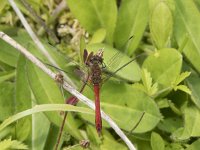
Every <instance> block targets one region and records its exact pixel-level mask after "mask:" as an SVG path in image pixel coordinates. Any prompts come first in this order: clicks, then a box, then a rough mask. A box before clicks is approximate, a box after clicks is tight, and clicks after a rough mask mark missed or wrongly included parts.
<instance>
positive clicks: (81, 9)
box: [67, 0, 117, 44]
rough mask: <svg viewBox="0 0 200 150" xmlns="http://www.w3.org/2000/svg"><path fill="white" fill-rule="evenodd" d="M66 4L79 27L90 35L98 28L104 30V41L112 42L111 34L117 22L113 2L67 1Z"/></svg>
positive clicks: (97, 0)
mask: <svg viewBox="0 0 200 150" xmlns="http://www.w3.org/2000/svg"><path fill="white" fill-rule="evenodd" d="M67 4H68V6H69V8H70V10H71V12H72V13H73V14H74V16H75V17H76V18H77V19H78V20H79V22H80V23H81V25H82V26H83V27H84V28H85V29H86V30H88V32H90V33H94V32H95V31H96V30H98V29H99V28H105V29H106V33H107V34H106V41H107V42H108V43H110V44H112V42H113V33H114V30H115V24H116V20H117V5H116V1H115V0H110V1H109V3H108V2H107V0H101V1H99V0H81V1H79V0H67Z"/></svg>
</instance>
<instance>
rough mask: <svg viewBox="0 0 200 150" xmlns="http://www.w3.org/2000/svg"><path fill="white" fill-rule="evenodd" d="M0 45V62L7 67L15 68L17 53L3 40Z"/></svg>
mask: <svg viewBox="0 0 200 150" xmlns="http://www.w3.org/2000/svg"><path fill="white" fill-rule="evenodd" d="M0 45H1V50H0V61H2V62H3V63H5V64H7V65H10V66H12V67H15V66H16V64H17V59H18V55H19V52H18V51H16V49H15V48H13V47H12V46H11V45H9V44H8V43H6V42H4V41H3V40H0Z"/></svg>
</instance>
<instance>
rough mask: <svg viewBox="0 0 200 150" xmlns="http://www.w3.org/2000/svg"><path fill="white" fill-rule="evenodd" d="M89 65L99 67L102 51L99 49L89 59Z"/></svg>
mask: <svg viewBox="0 0 200 150" xmlns="http://www.w3.org/2000/svg"><path fill="white" fill-rule="evenodd" d="M90 63H92V64H94V63H97V64H99V65H101V64H102V63H103V50H102V49H100V50H98V52H97V53H96V54H95V55H94V56H92V57H91V58H90Z"/></svg>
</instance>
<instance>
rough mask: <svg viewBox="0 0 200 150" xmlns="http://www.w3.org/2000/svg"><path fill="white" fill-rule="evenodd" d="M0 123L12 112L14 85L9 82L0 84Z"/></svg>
mask: <svg viewBox="0 0 200 150" xmlns="http://www.w3.org/2000/svg"><path fill="white" fill-rule="evenodd" d="M0 110H1V113H0V121H2V120H4V119H6V118H7V117H8V116H10V115H12V114H13V112H14V85H13V83H10V82H2V83H0Z"/></svg>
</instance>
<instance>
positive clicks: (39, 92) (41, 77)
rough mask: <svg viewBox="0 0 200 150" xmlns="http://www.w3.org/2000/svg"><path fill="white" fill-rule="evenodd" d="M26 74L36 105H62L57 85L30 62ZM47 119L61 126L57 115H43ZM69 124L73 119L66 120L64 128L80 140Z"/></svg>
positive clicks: (76, 130)
mask: <svg viewBox="0 0 200 150" xmlns="http://www.w3.org/2000/svg"><path fill="white" fill-rule="evenodd" d="M27 63H28V64H27V73H28V78H29V84H30V87H31V89H32V91H33V94H34V96H35V98H36V100H37V104H59V103H60V104H61V103H64V99H63V97H62V94H61V91H60V90H59V88H58V85H56V84H57V83H56V82H55V81H54V80H52V79H51V78H50V77H49V76H48V75H47V74H45V73H44V72H43V71H41V70H40V69H39V68H37V67H36V66H35V65H34V64H32V63H31V62H27ZM45 114H46V115H47V117H48V119H49V120H50V121H51V122H53V123H54V124H56V125H57V126H60V125H61V121H62V118H61V116H60V114H59V112H57V113H53V112H48V113H45ZM70 122H73V118H72V120H71V119H68V120H67V123H66V126H65V128H67V130H68V132H70V134H72V135H73V136H74V137H76V138H78V139H80V138H81V135H80V132H79V131H78V129H77V128H76V127H74V126H71V125H70Z"/></svg>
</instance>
